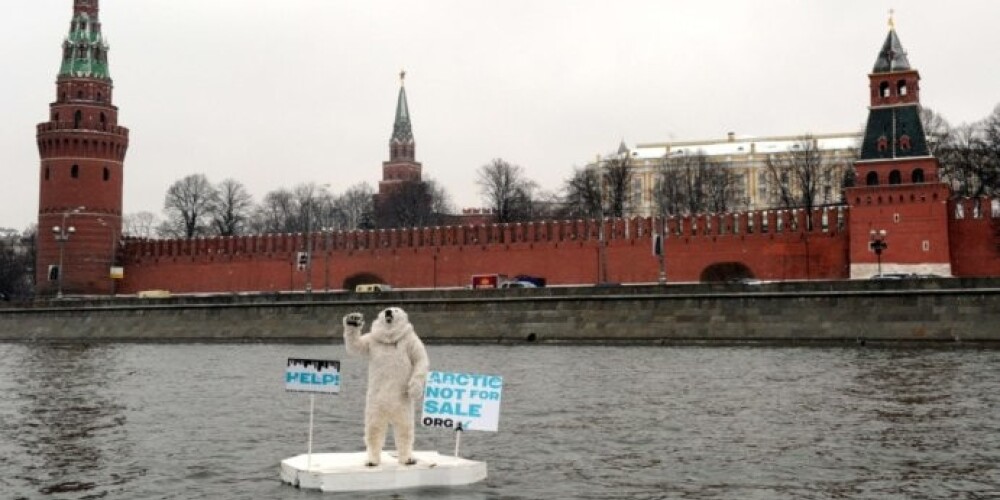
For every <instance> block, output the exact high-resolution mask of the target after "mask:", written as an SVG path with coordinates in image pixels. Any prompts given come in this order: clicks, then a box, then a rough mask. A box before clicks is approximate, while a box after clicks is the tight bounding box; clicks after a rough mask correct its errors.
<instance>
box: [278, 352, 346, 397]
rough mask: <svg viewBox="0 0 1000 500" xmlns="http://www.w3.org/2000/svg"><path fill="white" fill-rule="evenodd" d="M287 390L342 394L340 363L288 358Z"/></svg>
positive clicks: (286, 371)
mask: <svg viewBox="0 0 1000 500" xmlns="http://www.w3.org/2000/svg"><path fill="white" fill-rule="evenodd" d="M285 390H287V391H294V392H319V393H322V394H337V393H339V392H340V361H327V360H322V359H298V358H288V367H287V368H285Z"/></svg>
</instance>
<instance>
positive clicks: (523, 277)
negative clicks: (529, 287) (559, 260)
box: [514, 274, 545, 288]
mask: <svg viewBox="0 0 1000 500" xmlns="http://www.w3.org/2000/svg"><path fill="white" fill-rule="evenodd" d="M514 281H526V282H528V283H531V284H533V285H535V286H537V287H538V288H542V287H544V286H545V278H543V277H541V276H529V275H527V274H518V275H517V276H514Z"/></svg>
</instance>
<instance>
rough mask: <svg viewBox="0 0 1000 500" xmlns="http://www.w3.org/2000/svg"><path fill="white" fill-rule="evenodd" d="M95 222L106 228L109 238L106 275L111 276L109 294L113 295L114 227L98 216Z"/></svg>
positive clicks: (115, 252)
mask: <svg viewBox="0 0 1000 500" xmlns="http://www.w3.org/2000/svg"><path fill="white" fill-rule="evenodd" d="M97 222H100V223H101V225H102V226H104V227H106V228H108V234H109V235H110V239H111V253H109V254H108V277H109V278H111V296H112V297H114V296H115V272H114V271H115V256H116V254H117V253H118V252H117V251H116V250H117V248H116V246H115V227H114V226H112V225H111V224H108V223H107V222H106V221H105V220H104V219H102V218H98V219H97Z"/></svg>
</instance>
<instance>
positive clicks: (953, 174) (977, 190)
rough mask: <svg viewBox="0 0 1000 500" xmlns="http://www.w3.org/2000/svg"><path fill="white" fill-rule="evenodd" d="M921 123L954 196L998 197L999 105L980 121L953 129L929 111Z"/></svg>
mask: <svg viewBox="0 0 1000 500" xmlns="http://www.w3.org/2000/svg"><path fill="white" fill-rule="evenodd" d="M921 120H922V122H923V125H924V130H925V132H926V133H927V135H928V142H929V145H930V147H931V154H933V155H935V156H937V158H938V160H939V161H940V162H941V176H942V180H944V181H945V182H947V183H948V184H949V185H951V189H952V192H953V193H954V194H955V195H956V196H971V197H978V196H997V195H1000V105H997V106H996V107H995V108H993V112H992V113H990V114H989V115H988V116H987V117H985V118H983V119H982V120H979V121H976V122H974V123H966V124H962V125H958V126H954V127H953V126H952V125H951V124H949V123H948V121H947V120H945V119H944V117H942V116H941V115H938V114H937V113H935V112H934V111H933V110H931V109H929V108H924V109H923V111H922V113H921Z"/></svg>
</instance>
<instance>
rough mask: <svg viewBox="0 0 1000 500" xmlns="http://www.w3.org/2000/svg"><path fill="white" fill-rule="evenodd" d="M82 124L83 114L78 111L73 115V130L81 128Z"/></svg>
mask: <svg viewBox="0 0 1000 500" xmlns="http://www.w3.org/2000/svg"><path fill="white" fill-rule="evenodd" d="M81 123H83V112H82V111H80V110H79V109H78V110H76V113H73V128H80V124H81Z"/></svg>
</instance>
